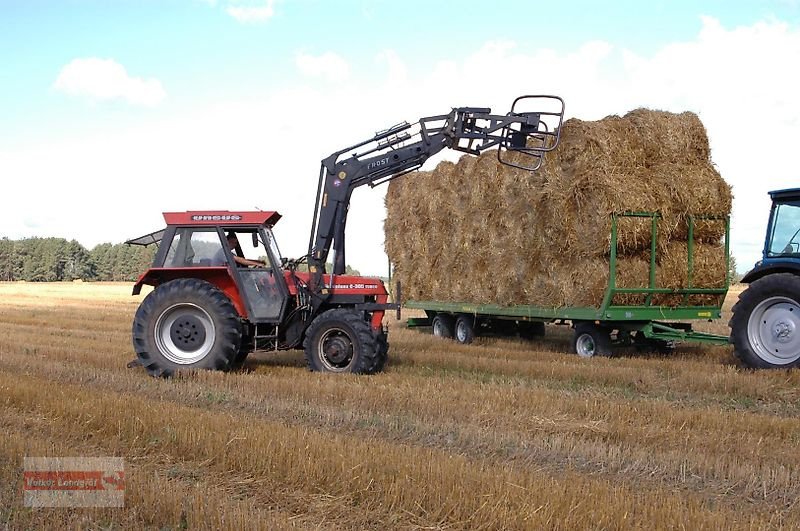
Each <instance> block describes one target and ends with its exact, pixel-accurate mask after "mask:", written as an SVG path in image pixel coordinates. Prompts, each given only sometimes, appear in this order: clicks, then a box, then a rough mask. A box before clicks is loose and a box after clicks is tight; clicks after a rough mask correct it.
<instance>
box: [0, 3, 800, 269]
mask: <svg viewBox="0 0 800 531" xmlns="http://www.w3.org/2000/svg"><path fill="white" fill-rule="evenodd" d="M237 10H238V11H237ZM799 50H800V0H752V1H738V2H734V1H728V2H723V1H697V2H692V1H685V0H682V1H672V2H669V1H653V2H647V3H645V2H635V1H619V2H611V1H608V2H590V1H562V2H526V1H505V2H501V3H487V2H469V1H462V2H456V1H449V2H448V1H439V2H423V1H405V2H391V1H381V0H374V1H368V0H364V1H350V2H348V1H340V2H332V1H321V0H276V1H274V2H269V1H267V0H252V1H250V0H240V1H231V0H216V1H212V0H167V1H124V0H115V1H102V2H101V1H60V2H56V1H50V2H45V1H38V0H27V1H9V0H0V175H2V176H3V180H4V181H6V179H10V180H11V183H9V184H7V185H6V186H7V188H8V187H10V190H7V192H10V193H5V194H3V196H2V197H3V198H2V200H1V201H2V202H3V207H4V208H3V214H0V234H3V235H7V236H9V237H12V238H18V237H23V236H32V235H58V236H64V237H67V238H75V239H78V240H79V241H81V242H82V243H84V244H85V245H87V246H91V245H94V244H96V243H99V242H101V241H122V240H124V239H126V238H128V237H131V236H135V235H138V233H143V232H146V231H148V230H151V229H154V228H156V227H157V226H158V225H159V224H160V223H161V219H160V215H159V212H161V211H163V210H180V209H185V208H214V207H217V208H218V207H222V208H231V209H234V208H247V209H249V208H253V207H254V206H258V207H261V208H265V209H277V210H279V211H281V213H282V214H283V215H284V221H282V224H281V225H283V226H284V227H285V229H284V228H282V227H281V226H279V230H278V235H279V237H281V239H282V240H286V243H284V244H283V247H284V252H285V253H286V254H290V255H299V254H302V253H303V251H304V249H303V248H302V245H301V244H297V243H296V242H305V241H307V236H306V235H307V233H308V230H309V226H308V224H309V223H310V210H311V208H312V206H313V192H314V191H315V184H316V175H317V166H318V164H319V160H320V159H321V158H323V157H324V156H325V155H327V154H328V153H330V152H331V151H334V150H336V149H339V148H341V147H343V146H345V145H350V144H352V143H355V142H357V141H359V140H361V139H363V138H365V137H366V136H368V135H369V134H370V133H371V132H373V131H375V130H378V129H382V128H384V127H386V126H388V125H391V124H392V123H396V122H398V121H401V120H409V121H413V120H415V119H417V118H419V117H420V116H424V115H429V114H438V113H440V112H446V111H447V110H448V109H449V107H451V106H457V105H477V106H483V105H488V106H493V107H495V110H496V111H500V112H505V110H506V109H505V106H506V105H507V103H508V102H509V101H510V98H511V97H513V95H516V94H521V93H530V92H554V93H558V94H560V95H562V96H564V97H565V99H566V100H567V112H568V114H569V115H571V116H577V117H579V118H584V119H597V118H601V117H603V116H605V115H608V114H612V113H624V112H626V111H627V110H630V109H633V108H635V107H638V106H641V105H645V106H651V107H657V108H664V109H668V110H674V111H682V110H693V111H695V112H697V113H698V114H699V115H700V116H701V118H702V119H703V120H704V122H705V123H706V126H707V128H708V130H709V137H710V141H711V145H712V157H714V160H715V162H716V163H717V165H718V167H719V169H720V171H721V173H722V175H723V176H724V177H725V178H726V179H727V180H728V181H729V182H731V183H733V185H734V193H735V195H736V203H735V207H734V232H733V250H734V253H735V255H736V256H737V258H738V259H739V262H740V268H742V269H744V268H746V267H748V266H749V265H750V264H751V263H752V262H753V261H754V260H755V259H756V258H757V254H758V251H759V248H760V246H761V243H762V241H761V239H762V235H761V233H763V224H764V221H765V219H766V208H767V206H766V205H767V203H766V195H765V194H766V191H767V189H770V188H777V187H782V186H787V185H800V180H799V179H798V172H797V171H796V170H795V169H794V168H795V167H796V163H795V162H794V161H793V160H792V158H791V157H789V156H788V154H790V153H791V152H792V151H793V149H794V143H795V142H794V141H791V139H794V140H796V139H797V138H798V134H797V133H798V132H800V121H799V120H800V107H799V106H798V104H797V102H796V100H798V99H800V98H798V97H797V94H800V90H798V88H800V86H798V79H799V78H798V74H795V73H793V72H792V70H793V69H796V65H797V64H800V55H798V51H799ZM744 109H746V110H744ZM753 109H755V112H754V111H753ZM743 121H748V122H749V123H753V124H758V125H760V126H763V128H764V130H765V135H770V140H769V141H766V140H765V138H767V136H762V135H758V136H757V138H748V137H747V135H746V134H742V133H737V131H736V130H735V128H736V127H738V126H739V124H741V123H742V122H743ZM773 136H780V138H779V139H777V140H772V138H771V137H773ZM753 143H756V144H758V145H759V146H761V147H760V149H759V151H758V152H751V153H747V154H746V155H745V156H744V157H743V156H742V148H743V147H749V146H750V145H752V144H753ZM765 162H766V163H765ZM763 172H767V174H766V175H765V174H763ZM756 173H759V174H758V175H755V174H756ZM190 176H191V179H189V177H190ZM220 183H222V185H221V184H220ZM359 193H361V192H360V191H359ZM382 194H383V191H381V190H379V191H372V190H370V191H365V192H363V193H362V195H364V197H359V198H357V200H356V202H355V203H354V207H353V214H352V216H351V223H350V224H349V225H348V229H349V247H348V251H349V261H351V262H352V263H353V265H354V266H356V267H358V268H361V269H362V270H366V271H367V272H370V273H384V272H385V262H386V259H385V257H384V256H383V255H382V234H381V221H382V219H383V211H382V207H383V202H382ZM76 207H79V208H77V209H76ZM92 211H93V212H94V214H92ZM114 215H119V216H120V219H119V221H118V222H116V223H104V224H102V225H98V224H97V223H96V221H94V220H95V219H96V218H97V217H98V216H114Z"/></svg>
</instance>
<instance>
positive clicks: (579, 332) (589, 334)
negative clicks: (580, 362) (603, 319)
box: [572, 322, 611, 358]
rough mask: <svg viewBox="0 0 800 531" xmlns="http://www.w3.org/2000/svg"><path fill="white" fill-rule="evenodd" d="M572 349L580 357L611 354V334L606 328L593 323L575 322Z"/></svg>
mask: <svg viewBox="0 0 800 531" xmlns="http://www.w3.org/2000/svg"><path fill="white" fill-rule="evenodd" d="M572 350H573V351H574V352H575V353H576V354H577V355H578V356H580V357H582V358H591V357H593V356H611V334H610V332H609V330H608V329H607V328H605V327H603V326H599V325H596V324H594V323H586V322H583V323H576V324H575V334H573V336H572Z"/></svg>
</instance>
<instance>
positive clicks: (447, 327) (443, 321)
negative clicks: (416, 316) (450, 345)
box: [431, 313, 455, 339]
mask: <svg viewBox="0 0 800 531" xmlns="http://www.w3.org/2000/svg"><path fill="white" fill-rule="evenodd" d="M431 329H432V331H433V335H434V336H436V337H441V338H444V339H453V334H454V332H455V324H454V319H453V316H452V315H447V314H446V313H437V314H436V315H435V316H434V318H433V321H431Z"/></svg>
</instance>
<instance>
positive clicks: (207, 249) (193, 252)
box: [164, 228, 227, 267]
mask: <svg viewBox="0 0 800 531" xmlns="http://www.w3.org/2000/svg"><path fill="white" fill-rule="evenodd" d="M226 263H227V260H226V259H225V252H224V251H223V250H222V242H221V241H220V239H219V234H218V233H217V231H216V229H200V230H197V229H191V228H186V229H178V230H177V231H176V232H175V238H173V240H172V244H170V246H169V251H167V258H166V260H165V261H164V267H210V266H224V265H226Z"/></svg>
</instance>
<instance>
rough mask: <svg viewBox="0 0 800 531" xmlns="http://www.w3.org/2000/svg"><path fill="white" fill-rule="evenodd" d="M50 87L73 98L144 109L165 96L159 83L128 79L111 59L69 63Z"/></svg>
mask: <svg viewBox="0 0 800 531" xmlns="http://www.w3.org/2000/svg"><path fill="white" fill-rule="evenodd" d="M53 88H55V89H56V90H59V91H61V92H64V93H66V94H69V95H72V96H86V97H88V98H90V99H92V100H98V101H109V100H123V101H126V102H128V103H130V104H132V105H143V106H147V107H152V106H155V105H158V104H159V103H161V102H162V101H163V100H164V98H165V97H166V95H167V94H166V92H165V91H164V87H162V86H161V82H160V81H159V80H157V79H154V78H149V79H142V78H139V77H131V76H129V75H128V72H127V71H126V70H125V67H124V66H122V65H121V64H119V63H117V62H116V61H114V60H113V59H98V58H96V57H86V58H79V59H73V60H72V61H70V62H69V63H68V64H67V65H65V66H64V67H63V68H62V69H61V72H60V73H59V74H58V78H57V79H56V81H55V83H54V84H53Z"/></svg>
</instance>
